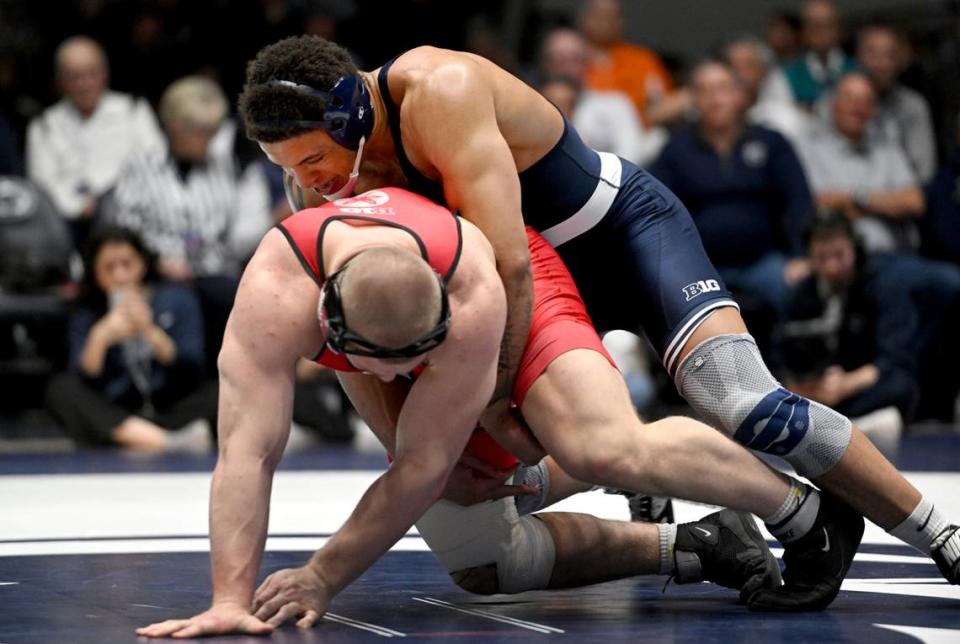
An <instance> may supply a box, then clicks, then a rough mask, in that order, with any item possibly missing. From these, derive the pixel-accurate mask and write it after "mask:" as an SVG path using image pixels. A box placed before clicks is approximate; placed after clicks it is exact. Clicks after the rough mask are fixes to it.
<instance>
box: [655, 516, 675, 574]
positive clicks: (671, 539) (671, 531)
mask: <svg viewBox="0 0 960 644" xmlns="http://www.w3.org/2000/svg"><path fill="white" fill-rule="evenodd" d="M656 526H657V532H659V533H660V574H661V575H672V574H673V573H674V568H675V567H676V563H675V562H674V559H673V549H674V547H675V546H676V544H677V525H676V524H675V523H657V524H656Z"/></svg>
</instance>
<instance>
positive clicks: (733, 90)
mask: <svg viewBox="0 0 960 644" xmlns="http://www.w3.org/2000/svg"><path fill="white" fill-rule="evenodd" d="M690 85H691V94H692V96H693V104H694V108H695V110H696V114H697V120H696V123H695V125H694V126H693V127H690V128H687V129H684V130H681V131H679V132H677V133H676V134H674V136H673V137H672V138H671V139H670V142H669V143H667V146H666V147H665V148H664V150H663V153H662V154H661V156H660V158H659V159H657V161H656V162H655V163H654V164H653V166H652V167H651V169H650V171H651V172H652V173H653V174H654V175H656V177H657V178H658V179H660V180H661V181H663V183H665V184H666V185H667V187H668V188H670V189H671V190H672V191H673V192H674V193H675V194H676V195H677V196H678V197H679V198H680V200H681V201H682V202H683V203H684V204H685V205H686V206H687V207H688V208H689V209H690V213H691V214H692V215H693V221H694V223H695V224H696V225H697V229H698V230H699V231H700V237H701V238H702V239H703V244H704V247H705V248H706V251H707V255H708V256H709V257H710V260H711V261H712V262H713V264H714V265H715V266H716V267H717V270H718V271H719V273H720V276H721V277H722V278H723V280H724V281H725V282H726V284H727V286H728V287H730V288H731V289H733V290H734V292H735V293H736V292H739V293H741V294H746V295H747V296H749V297H750V298H752V299H754V300H757V301H759V302H762V303H763V304H765V305H766V306H768V307H770V308H772V309H773V310H774V311H775V312H776V313H777V314H780V313H783V312H784V310H785V308H786V303H787V299H788V296H789V290H790V287H791V286H792V285H793V284H795V283H797V282H798V281H799V280H801V279H803V278H804V277H806V275H807V274H808V272H809V270H808V266H807V262H806V260H805V259H804V258H803V239H802V235H803V229H804V227H805V226H806V224H807V217H808V216H809V214H810V213H811V212H812V211H813V202H812V200H811V197H810V193H809V191H808V189H807V183H806V179H805V177H804V174H803V169H802V168H801V166H800V162H799V160H798V159H797V156H796V154H795V152H794V150H793V148H792V147H791V146H790V144H789V143H788V142H787V140H786V139H785V138H783V136H781V135H780V134H778V133H776V132H774V131H773V130H768V129H766V128H764V127H761V126H754V125H747V124H746V122H745V121H744V110H745V106H746V98H745V93H744V91H743V88H742V87H741V85H740V83H739V82H738V80H737V76H736V74H735V73H734V71H733V69H731V68H730V66H729V65H727V64H725V63H722V62H719V61H708V62H704V63H701V64H700V65H698V66H697V67H695V68H694V70H693V72H692V74H691V78H690Z"/></svg>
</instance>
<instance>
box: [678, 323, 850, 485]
mask: <svg viewBox="0 0 960 644" xmlns="http://www.w3.org/2000/svg"><path fill="white" fill-rule="evenodd" d="M676 383H677V389H678V390H679V391H680V393H681V395H683V397H684V398H686V399H687V402H689V403H690V405H691V406H692V407H693V408H694V409H695V410H696V411H697V413H699V414H700V415H701V416H703V418H704V421H705V422H707V423H709V424H711V425H713V426H714V427H716V428H718V429H723V431H724V432H726V433H727V434H728V435H730V436H731V437H732V438H733V439H734V440H735V441H737V442H738V443H740V444H741V445H743V446H744V447H748V448H750V449H753V450H757V451H760V452H765V453H767V454H775V455H777V456H780V457H782V458H783V459H785V460H786V461H787V462H788V463H790V464H791V465H793V466H794V467H795V468H796V470H797V472H798V473H800V474H801V475H803V476H807V477H816V476H819V475H821V474H823V473H824V472H826V471H827V470H829V469H830V468H832V467H833V466H834V465H836V464H837V462H838V461H839V460H840V457H842V456H843V453H844V451H846V449H847V445H848V444H849V443H850V432H851V427H852V426H851V424H850V421H849V420H848V419H847V418H846V417H844V416H842V415H840V414H838V413H837V412H835V411H833V410H832V409H830V408H829V407H826V406H824V405H821V404H820V403H816V402H813V401H811V400H807V399H806V398H804V397H803V396H800V395H798V394H795V393H792V392H790V391H787V390H786V389H784V388H783V387H781V386H780V383H779V382H777V381H776V379H775V378H774V377H773V376H772V375H771V374H770V371H769V370H768V369H767V366H766V365H765V364H764V363H763V358H762V357H761V356H760V350H759V349H758V348H757V344H756V342H754V340H753V338H752V337H750V336H749V335H747V334H736V335H732V334H731V335H718V336H714V337H712V338H710V339H708V340H705V341H704V342H702V343H700V344H699V345H698V346H697V347H696V348H695V349H694V350H693V351H691V352H690V353H689V354H688V355H687V357H686V358H684V360H683V362H682V363H681V364H680V366H679V368H678V369H677V375H676Z"/></svg>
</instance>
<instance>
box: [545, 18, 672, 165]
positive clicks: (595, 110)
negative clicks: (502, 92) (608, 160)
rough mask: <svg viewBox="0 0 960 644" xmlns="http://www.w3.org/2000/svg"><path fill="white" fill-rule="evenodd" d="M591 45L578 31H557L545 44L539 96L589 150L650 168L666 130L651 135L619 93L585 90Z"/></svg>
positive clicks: (630, 104)
mask: <svg viewBox="0 0 960 644" xmlns="http://www.w3.org/2000/svg"><path fill="white" fill-rule="evenodd" d="M588 55H589V54H588V46H587V42H586V40H585V39H584V37H583V36H582V35H581V34H580V33H579V32H577V31H575V30H573V29H568V28H564V27H561V28H558V29H555V30H553V31H551V32H550V33H549V34H547V37H546V38H545V39H544V42H543V49H542V52H541V57H540V67H541V69H542V70H543V73H544V80H543V82H542V83H541V84H540V92H541V93H542V94H543V95H544V96H546V97H547V98H548V99H549V100H550V101H551V102H553V104H554V105H556V106H557V107H558V108H559V109H560V111H561V112H563V115H564V116H566V117H567V119H569V120H570V121H571V122H572V123H573V126H574V127H575V128H576V130H577V133H578V134H580V136H581V138H583V140H584V141H585V142H586V144H587V145H589V146H590V147H592V148H594V149H595V150H600V151H602V152H612V153H614V154H616V155H618V156H621V157H623V158H625V159H627V160H629V161H633V162H634V163H636V164H638V165H646V164H647V163H649V162H650V161H651V160H652V159H653V158H654V157H655V156H656V155H657V153H658V152H659V151H660V148H661V147H662V146H663V144H664V142H665V141H666V132H665V131H664V130H663V129H662V128H655V129H653V130H647V129H646V128H645V127H644V126H643V123H642V122H641V121H640V118H639V116H638V115H637V111H636V109H635V108H634V107H633V103H631V102H630V99H628V98H627V96H626V95H625V94H623V93H622V92H620V91H616V90H610V91H595V90H591V89H585V88H584V87H583V80H584V77H585V76H586V71H587V58H588Z"/></svg>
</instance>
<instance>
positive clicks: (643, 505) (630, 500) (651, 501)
mask: <svg viewBox="0 0 960 644" xmlns="http://www.w3.org/2000/svg"><path fill="white" fill-rule="evenodd" d="M626 496H627V505H628V506H629V507H630V520H631V521H639V522H641V523H673V500H672V499H671V498H670V497H668V496H650V495H649V494H627V495H626Z"/></svg>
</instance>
